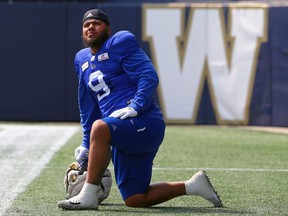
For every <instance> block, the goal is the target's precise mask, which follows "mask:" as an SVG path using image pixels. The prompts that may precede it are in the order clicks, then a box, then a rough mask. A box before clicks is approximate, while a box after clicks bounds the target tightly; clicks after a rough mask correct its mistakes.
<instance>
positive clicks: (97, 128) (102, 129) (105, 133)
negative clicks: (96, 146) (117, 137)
mask: <svg viewBox="0 0 288 216" xmlns="http://www.w3.org/2000/svg"><path fill="white" fill-rule="evenodd" d="M90 136H91V139H95V138H102V139H103V138H104V137H105V138H110V130H109V126H108V125H107V124H106V123H105V122H104V121H102V120H100V119H99V120H96V121H95V122H94V123H93V125H92V128H91V135H90Z"/></svg>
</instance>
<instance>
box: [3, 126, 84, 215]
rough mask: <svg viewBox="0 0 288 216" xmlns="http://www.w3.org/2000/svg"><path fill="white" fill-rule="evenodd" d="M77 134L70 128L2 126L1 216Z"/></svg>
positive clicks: (76, 128) (77, 128)
mask: <svg viewBox="0 0 288 216" xmlns="http://www.w3.org/2000/svg"><path fill="white" fill-rule="evenodd" d="M77 130H79V126H76V125H68V124H67V125H56V126H55V125H43V124H40V125H39V124H35V125H21V124H0V164H1V173H2V174H3V175H2V178H1V188H0V194H1V199H0V216H1V215H4V213H5V211H6V210H7V209H8V208H9V207H10V205H11V204H12V202H13V200H14V199H15V198H16V197H17V195H18V194H19V193H21V192H22V191H24V190H25V188H26V187H27V185H28V184H29V183H31V182H32V180H33V179H34V178H35V177H37V176H38V175H39V174H40V172H41V171H42V169H43V168H44V167H45V165H46V164H47V163H48V162H49V161H50V159H51V158H52V157H53V155H54V153H55V152H57V151H58V150H59V149H60V148H61V147H62V146H63V145H64V144H65V143H66V142H67V141H68V140H69V139H70V138H71V137H72V136H73V135H74V134H75V132H76V131H77Z"/></svg>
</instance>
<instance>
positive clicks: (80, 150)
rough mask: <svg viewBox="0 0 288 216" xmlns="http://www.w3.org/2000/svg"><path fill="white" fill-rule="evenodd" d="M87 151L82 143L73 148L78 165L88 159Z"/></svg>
mask: <svg viewBox="0 0 288 216" xmlns="http://www.w3.org/2000/svg"><path fill="white" fill-rule="evenodd" d="M88 152H89V150H88V149H87V148H85V147H84V146H82V145H80V146H79V147H77V148H76V149H75V159H76V161H77V162H78V164H79V165H82V164H84V162H86V161H87V160H88Z"/></svg>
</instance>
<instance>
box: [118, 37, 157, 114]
mask: <svg viewBox="0 0 288 216" xmlns="http://www.w3.org/2000/svg"><path fill="white" fill-rule="evenodd" d="M115 42H117V43H116V45H115V46H116V50H117V51H118V55H119V58H120V61H121V64H122V67H123V69H124V71H125V72H126V74H127V75H128V76H129V78H130V79H131V80H132V81H133V82H134V83H135V84H136V85H137V92H136V94H135V96H134V98H133V99H131V103H130V105H129V106H130V107H132V108H134V109H135V110H136V111H137V112H138V113H141V112H143V111H145V110H146V109H148V108H149V107H150V104H151V101H152V98H153V94H154V92H155V90H156V88H157V86H158V83H159V79H158V75H157V73H156V70H155V68H154V66H153V64H152V62H151V60H150V59H149V57H148V56H147V55H146V53H145V52H144V51H143V50H142V49H141V48H140V46H139V44H138V42H137V41H136V38H135V36H134V35H133V34H132V33H130V32H126V33H125V34H123V35H121V37H119V38H118V40H116V41H115Z"/></svg>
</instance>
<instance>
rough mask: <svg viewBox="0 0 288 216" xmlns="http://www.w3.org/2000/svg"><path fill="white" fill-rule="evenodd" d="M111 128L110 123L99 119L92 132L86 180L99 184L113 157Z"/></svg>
mask: <svg viewBox="0 0 288 216" xmlns="http://www.w3.org/2000/svg"><path fill="white" fill-rule="evenodd" d="M110 139H111V138H110V130H109V127H108V125H107V124H106V123H105V122H104V121H102V120H97V121H95V122H94V123H93V125H92V129H91V133H90V148H89V156H88V158H89V160H88V172H87V179H86V182H87V183H90V184H96V185H99V184H100V182H101V179H102V176H103V174H104V172H105V170H106V168H107V167H108V165H109V163H110V159H111V148H110Z"/></svg>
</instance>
